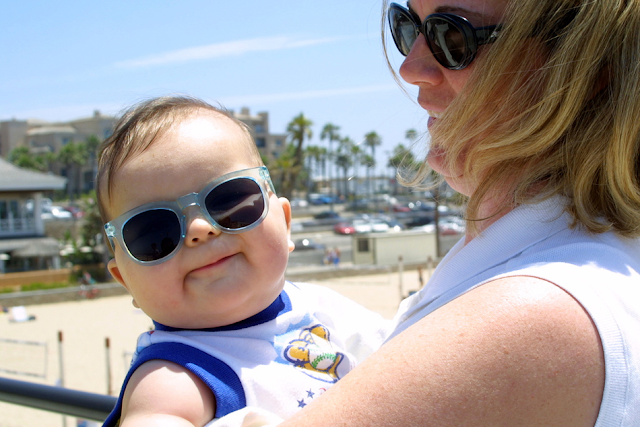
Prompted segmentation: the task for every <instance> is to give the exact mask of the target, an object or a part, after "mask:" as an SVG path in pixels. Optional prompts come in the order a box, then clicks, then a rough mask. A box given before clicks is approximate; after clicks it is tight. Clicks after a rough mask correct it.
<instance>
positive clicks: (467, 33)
mask: <svg viewBox="0 0 640 427" xmlns="http://www.w3.org/2000/svg"><path fill="white" fill-rule="evenodd" d="M388 15H389V16H388V17H389V27H390V29H391V36H392V37H393V41H394V43H395V44H396V47H397V48H398V50H399V51H400V53H401V54H402V55H404V56H407V55H409V52H410V51H411V48H412V47H413V44H414V43H415V42H416V39H417V38H418V35H419V34H420V33H422V34H423V35H424V38H425V39H426V40H427V45H428V46H429V49H431V53H433V56H434V57H435V58H436V60H437V61H438V62H439V63H440V65H442V66H443V67H445V68H448V69H449V70H462V69H463V68H466V67H467V66H468V65H469V64H471V61H473V59H474V58H475V56H476V52H477V51H478V46H481V45H483V44H489V43H493V42H494V41H495V40H496V38H497V37H498V33H499V32H500V26H499V25H491V26H489V27H481V28H473V26H472V25H471V23H470V22H469V21H467V19H466V18H463V17H462V16H458V15H453V14H451V13H434V14H433V15H429V16H427V17H426V18H425V20H424V22H420V17H419V16H418V15H417V14H416V13H415V12H414V11H412V10H410V9H407V8H405V7H403V6H400V5H399V4H397V3H391V5H390V6H389V12H388Z"/></svg>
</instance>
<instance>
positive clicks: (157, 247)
mask: <svg viewBox="0 0 640 427" xmlns="http://www.w3.org/2000/svg"><path fill="white" fill-rule="evenodd" d="M269 190H271V191H272V192H274V193H275V191H274V188H273V183H272V182H271V178H270V177H269V171H268V169H267V168H266V167H265V166H261V167H258V168H251V169H243V170H239V171H235V172H231V173H228V174H226V175H222V176H221V177H219V178H217V179H215V180H214V181H212V182H211V183H209V184H208V185H207V186H206V187H205V188H204V189H203V190H202V191H200V192H199V193H190V194H187V195H184V196H182V197H180V198H179V199H178V200H176V201H175V202H154V203H147V204H144V205H142V206H138V207H137V208H135V209H132V210H130V211H128V212H125V213H124V214H122V215H120V216H119V217H117V218H116V219H114V220H113V221H109V222H108V223H106V224H105V225H104V231H105V234H106V236H107V238H108V240H109V244H110V245H111V249H112V250H114V251H115V242H114V240H115V241H117V242H118V244H119V245H120V247H121V248H122V250H123V251H124V253H126V254H127V255H128V256H129V257H130V258H131V259H132V260H133V261H135V262H136V263H138V264H141V265H149V266H151V265H156V264H160V263H162V262H164V261H167V260H168V259H170V258H171V257H172V256H173V255H175V254H176V253H177V252H178V250H179V249H180V248H181V247H182V244H183V243H184V239H185V237H186V232H187V227H186V225H187V224H186V216H185V214H184V210H185V209H187V208H188V207H190V206H198V207H199V208H200V211H201V212H202V215H203V216H204V217H205V218H206V219H207V221H209V222H210V223H211V225H212V226H213V227H215V228H216V229H218V230H220V231H222V232H224V233H229V234H238V233H242V232H244V231H248V230H251V229H253V228H255V227H257V226H258V225H259V224H260V223H261V222H262V220H263V219H264V218H265V217H266V216H267V212H268V211H269V202H268V200H269Z"/></svg>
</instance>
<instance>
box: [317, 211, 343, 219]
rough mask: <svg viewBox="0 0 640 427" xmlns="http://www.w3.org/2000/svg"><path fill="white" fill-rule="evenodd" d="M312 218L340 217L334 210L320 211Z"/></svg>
mask: <svg viewBox="0 0 640 427" xmlns="http://www.w3.org/2000/svg"><path fill="white" fill-rule="evenodd" d="M313 218H314V219H335V218H340V214H339V213H338V212H334V211H322V212H320V213H317V214H315V215H314V216H313Z"/></svg>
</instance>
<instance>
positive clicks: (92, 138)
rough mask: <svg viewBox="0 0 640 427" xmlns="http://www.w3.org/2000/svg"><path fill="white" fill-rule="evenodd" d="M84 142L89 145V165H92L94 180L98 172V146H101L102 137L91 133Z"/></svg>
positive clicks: (92, 177)
mask: <svg viewBox="0 0 640 427" xmlns="http://www.w3.org/2000/svg"><path fill="white" fill-rule="evenodd" d="M84 144H85V146H86V147H87V155H88V157H89V166H90V167H91V179H92V180H93V182H94V187H95V180H96V175H97V174H98V162H97V159H98V147H100V139H99V138H98V137H97V136H96V135H89V136H88V137H87V139H85V140H84Z"/></svg>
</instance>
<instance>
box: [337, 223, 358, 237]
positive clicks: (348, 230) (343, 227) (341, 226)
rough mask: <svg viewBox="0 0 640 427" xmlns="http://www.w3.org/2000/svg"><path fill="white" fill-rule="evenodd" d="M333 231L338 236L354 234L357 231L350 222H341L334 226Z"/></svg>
mask: <svg viewBox="0 0 640 427" xmlns="http://www.w3.org/2000/svg"><path fill="white" fill-rule="evenodd" d="M333 231H334V232H336V233H338V234H353V233H355V232H356V229H355V227H354V226H353V224H351V223H350V222H339V223H337V224H336V225H334V226H333Z"/></svg>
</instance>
